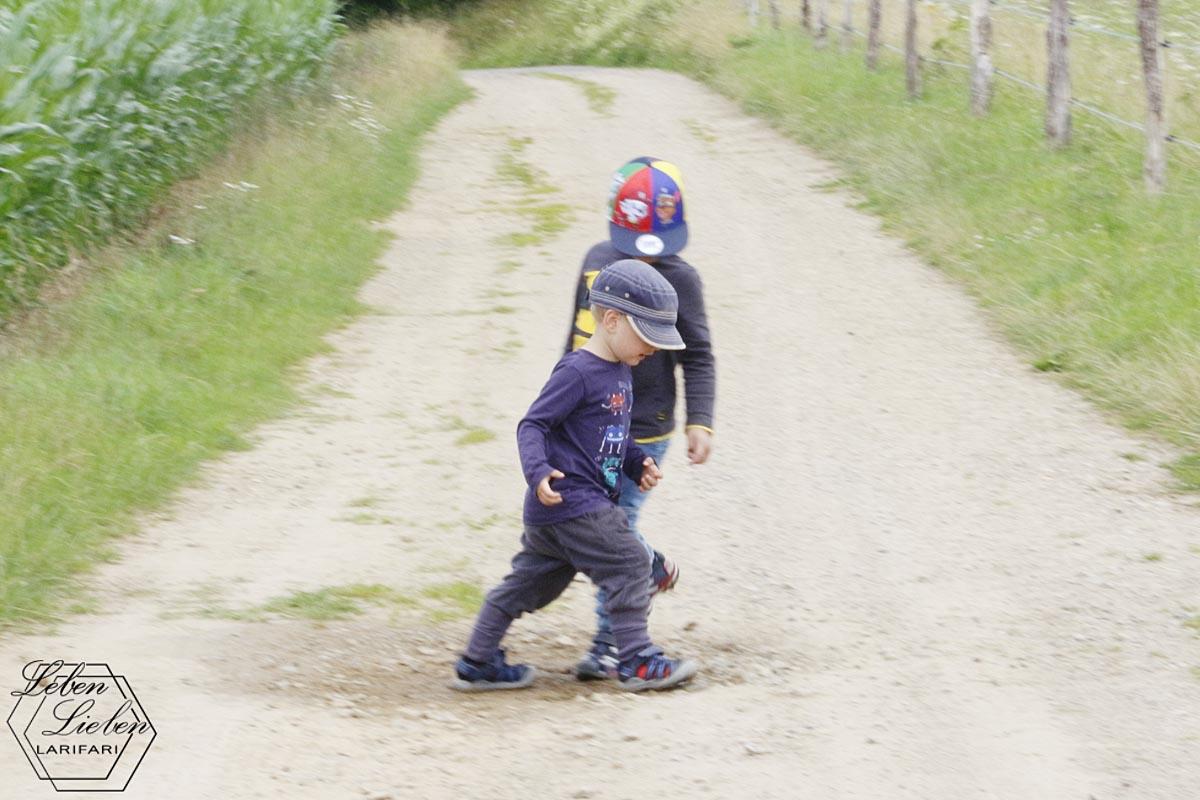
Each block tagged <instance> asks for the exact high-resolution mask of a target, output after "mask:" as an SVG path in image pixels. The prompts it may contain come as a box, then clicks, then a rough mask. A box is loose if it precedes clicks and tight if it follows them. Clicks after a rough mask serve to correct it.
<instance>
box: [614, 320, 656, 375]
mask: <svg viewBox="0 0 1200 800" xmlns="http://www.w3.org/2000/svg"><path fill="white" fill-rule="evenodd" d="M604 327H605V329H606V330H607V331H608V334H609V345H610V346H611V347H612V351H613V355H615V356H616V357H617V360H618V361H622V362H624V363H626V364H628V365H629V366H631V367H636V366H637V365H638V364H640V363H642V360H643V359H646V358H648V357H650V356H652V355H654V354H655V353H657V352H658V348H657V347H655V346H654V345H650V344H646V342H645V341H643V340H642V337H640V336H638V335H637V331H635V330H634V329H633V325H632V324H630V322H629V317H627V316H625V315H624V314H622V313H621V312H619V311H613V310H612V309H606V310H605V312H604Z"/></svg>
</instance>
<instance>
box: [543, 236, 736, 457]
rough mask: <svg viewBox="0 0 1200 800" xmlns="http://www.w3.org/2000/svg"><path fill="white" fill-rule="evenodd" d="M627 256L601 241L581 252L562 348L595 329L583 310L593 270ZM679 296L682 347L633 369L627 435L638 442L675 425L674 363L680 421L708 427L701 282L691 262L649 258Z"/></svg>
mask: <svg viewBox="0 0 1200 800" xmlns="http://www.w3.org/2000/svg"><path fill="white" fill-rule="evenodd" d="M623 258H629V256H627V255H625V254H624V253H621V252H620V251H618V250H617V249H616V248H615V247H613V246H612V244H611V243H609V242H601V243H600V244H597V245H596V246H595V247H593V248H592V249H591V250H589V251H588V252H587V255H586V256H584V257H583V268H582V270H581V274H580V276H579V286H578V288H577V289H576V291H575V312H574V315H573V317H572V320H571V334H570V335H569V336H568V337H567V348H566V349H567V352H571V351H572V350H576V349H578V348H579V347H581V346H583V344H584V343H585V342H587V340H588V339H589V338H591V335H592V333H593V332H594V331H595V329H596V323H595V320H593V319H592V314H591V312H590V311H589V310H588V309H589V302H588V289H589V287H590V286H591V282H592V281H593V280H595V278H596V275H597V273H599V271H600V270H601V269H603V268H604V267H606V266H608V265H609V264H611V263H612V262H614V261H619V260H621V259H623ZM651 265H652V266H654V267H655V268H656V269H657V270H658V271H659V273H661V274H662V276H663V277H664V278H666V279H667V281H669V282H670V284H671V285H672V286H674V287H675V293H676V294H678V295H679V318H678V320H677V322H676V323H675V327H676V329H677V330H678V331H679V335H680V336H682V337H683V343H684V344H685V345H687V348H686V349H684V350H660V351H658V352H657V353H655V354H654V355H652V356H650V357H649V358H647V359H645V360H644V361H642V363H640V364H638V365H637V366H636V367H634V368H633V396H634V399H635V400H636V402H635V403H634V406H633V437H634V439H636V440H637V441H639V442H647V441H654V440H657V439H665V438H666V437H668V436H670V435H671V432H672V431H674V430H675V396H676V395H675V391H676V390H675V366H676V365H677V364H679V365H682V367H683V389H684V403H685V405H686V408H687V421H686V423H685V425H688V426H692V425H697V426H700V427H702V428H707V429H708V430H712V426H713V404H714V401H715V397H716V383H717V366H716V361H715V359H714V358H713V351H712V340H711V339H710V338H709V333H708V317H707V316H706V315H705V313H704V286H703V284H702V283H701V282H700V274H699V273H698V272H696V269H695V267H693V266H692V265H691V264H689V263H687V262H686V261H684V260H683V259H682V258H680V257H679V256H677V255H675V256H664V257H662V258H659V259H656V260H654V261H652V262H651Z"/></svg>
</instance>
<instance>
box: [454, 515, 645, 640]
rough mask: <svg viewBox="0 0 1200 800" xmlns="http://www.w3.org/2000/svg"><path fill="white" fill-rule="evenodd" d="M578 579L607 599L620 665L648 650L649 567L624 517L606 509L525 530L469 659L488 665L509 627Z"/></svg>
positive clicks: (487, 605)
mask: <svg viewBox="0 0 1200 800" xmlns="http://www.w3.org/2000/svg"><path fill="white" fill-rule="evenodd" d="M577 572H582V573H583V574H584V575H587V576H588V577H589V578H591V580H592V582H593V583H595V584H596V585H597V586H599V587H600V588H601V589H603V590H604V592H605V594H606V595H607V598H608V599H607V602H606V604H605V605H606V610H607V611H608V615H609V617H610V618H611V619H612V632H613V638H614V639H615V640H616V643H617V651H618V654H619V656H620V658H621V660H622V661H624V660H626V659H629V658H632V657H633V656H635V655H637V653H638V652H639V651H640V650H642V649H644V648H646V647H648V646H650V644H651V641H650V632H649V630H647V628H646V617H647V615H648V614H649V613H650V562H649V560H648V559H647V558H646V550H645V548H644V547H643V546H642V543H641V542H639V541H638V538H637V536H636V535H635V534H634V533H633V531H632V530H631V529H630V527H629V521H628V519H627V518H626V517H625V512H624V511H623V510H622V509H620V508H618V507H617V506H615V505H613V506H608V507H607V508H603V509H599V510H597V511H592V512H589V513H587V514H584V515H583V516H581V517H575V518H574V519H569V520H566V521H564V522H557V523H554V524H552V525H537V526H533V525H526V526H525V532H524V533H523V534H522V535H521V552H519V553H517V554H516V555H515V556H514V557H513V560H512V571H511V572H510V573H509V574H508V575H507V576H506V577H505V578H504V580H503V581H501V582H500V585H499V586H497V587H496V588H494V589H492V591H490V592H488V595H487V598H486V599H485V600H484V601H483V608H481V609H480V610H479V617H478V618H477V619H476V620H475V628H474V630H473V631H472V632H471V640H470V642H469V643H468V644H467V650H466V654H467V655H468V656H470V657H471V658H473V659H475V660H477V661H487V660H489V659H490V658H491V657H492V655H493V654H494V653H495V652H496V648H498V647H499V646H500V640H501V639H503V638H504V634H505V632H506V631H507V630H508V626H509V625H511V624H512V621H513V620H514V619H516V618H517V617H519V616H521V615H522V614H525V613H529V612H532V611H536V610H537V609H539V608H542V607H543V606H546V605H549V604H550V603H551V602H552V601H553V600H554V599H555V598H557V597H558V596H559V595H560V594H562V593H563V591H564V590H565V589H566V588H567V586H568V585H569V584H570V583H571V580H572V579H573V578H574V577H575V574H576V573H577Z"/></svg>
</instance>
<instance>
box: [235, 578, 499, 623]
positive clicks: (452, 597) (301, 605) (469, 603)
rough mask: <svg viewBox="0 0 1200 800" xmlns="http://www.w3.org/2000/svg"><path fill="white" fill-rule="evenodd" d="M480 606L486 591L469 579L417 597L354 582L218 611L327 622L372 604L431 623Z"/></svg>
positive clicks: (467, 613) (255, 617) (425, 590)
mask: <svg viewBox="0 0 1200 800" xmlns="http://www.w3.org/2000/svg"><path fill="white" fill-rule="evenodd" d="M481 605H483V590H482V589H480V588H479V587H478V586H477V585H475V584H473V583H468V582H466V581H447V582H444V583H436V584H433V585H430V586H426V587H425V588H423V589H421V590H420V591H419V592H418V593H417V595H416V596H413V595H409V594H405V593H404V592H400V591H397V590H396V589H393V588H391V587H390V586H384V585H382V584H378V583H370V584H363V583H355V584H350V585H347V586H328V587H325V588H322V589H316V590H313V591H300V592H293V593H291V594H289V595H285V596H283V597H277V598H275V599H273V600H269V601H267V602H266V603H264V604H263V605H261V606H258V607H255V608H252V609H248V610H244V611H228V610H220V611H217V612H215V613H216V614H217V615H219V616H224V617H227V618H230V619H242V620H250V621H262V620H263V619H264V615H265V614H274V615H277V616H283V617H292V618H296V619H310V620H316V621H318V622H325V621H328V620H335V619H345V618H346V617H350V616H354V615H357V614H362V613H363V612H365V611H366V610H367V608H368V607H372V606H373V607H376V608H390V609H393V610H395V609H410V610H416V611H420V612H424V614H425V616H426V617H428V619H429V621H430V622H434V623H438V622H446V621H448V620H455V619H463V618H465V617H470V616H473V615H474V614H475V613H476V612H477V611H478V610H479V607H480V606H481Z"/></svg>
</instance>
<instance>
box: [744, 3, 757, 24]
mask: <svg viewBox="0 0 1200 800" xmlns="http://www.w3.org/2000/svg"><path fill="white" fill-rule="evenodd" d="M746 15H747V16H749V17H750V27H751V28H757V27H758V0H746Z"/></svg>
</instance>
